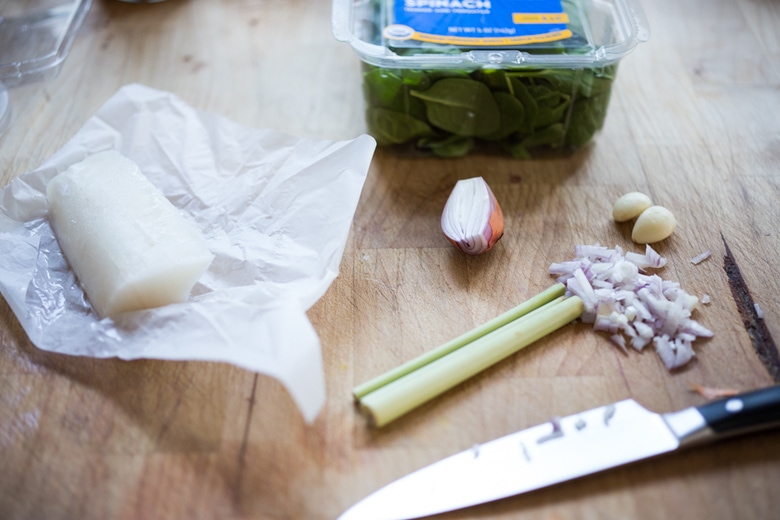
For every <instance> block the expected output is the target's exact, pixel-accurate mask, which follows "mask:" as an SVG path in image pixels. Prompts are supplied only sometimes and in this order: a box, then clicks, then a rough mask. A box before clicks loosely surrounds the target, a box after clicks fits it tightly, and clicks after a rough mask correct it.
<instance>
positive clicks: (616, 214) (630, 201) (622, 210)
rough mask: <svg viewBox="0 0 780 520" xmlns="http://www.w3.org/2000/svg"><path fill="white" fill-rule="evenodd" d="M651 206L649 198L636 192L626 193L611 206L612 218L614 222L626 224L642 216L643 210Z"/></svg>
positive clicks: (651, 202)
mask: <svg viewBox="0 0 780 520" xmlns="http://www.w3.org/2000/svg"><path fill="white" fill-rule="evenodd" d="M652 205H653V201H652V200H650V197H648V196H647V195H645V194H644V193H640V192H638V191H632V192H630V193H626V194H625V195H623V196H622V197H620V198H619V199H618V200H616V201H615V204H614V205H613V206H612V218H613V219H614V220H615V222H627V221H629V220H631V219H632V218H636V217H638V216H639V215H641V214H642V212H643V211H644V210H646V209H647V208H649V207H650V206H652Z"/></svg>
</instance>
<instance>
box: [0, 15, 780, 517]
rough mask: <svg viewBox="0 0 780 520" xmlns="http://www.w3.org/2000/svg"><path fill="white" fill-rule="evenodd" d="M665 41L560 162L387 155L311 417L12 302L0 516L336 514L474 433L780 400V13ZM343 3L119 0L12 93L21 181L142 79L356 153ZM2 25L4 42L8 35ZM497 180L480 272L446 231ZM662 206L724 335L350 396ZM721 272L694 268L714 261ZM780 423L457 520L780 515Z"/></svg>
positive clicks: (357, 237)
mask: <svg viewBox="0 0 780 520" xmlns="http://www.w3.org/2000/svg"><path fill="white" fill-rule="evenodd" d="M644 4H645V5H644V7H645V10H646V12H647V15H648V18H649V22H650V26H651V28H652V36H651V40H650V42H649V43H647V44H644V45H642V46H640V47H639V48H638V49H637V50H636V51H635V52H634V53H633V54H631V55H630V56H628V57H627V58H626V59H625V60H624V61H623V63H622V64H621V66H620V71H619V74H618V79H617V82H616V84H615V89H614V93H613V97H612V101H611V106H610V110H609V114H608V118H607V122H606V125H605V127H604V130H603V131H602V133H601V134H600V135H599V136H598V137H597V139H596V140H595V141H594V143H593V145H592V146H589V147H587V148H586V149H584V150H582V151H580V152H578V153H576V154H574V155H573V156H570V157H566V158H562V159H545V160H530V161H517V160H512V159H507V158H504V157H498V156H494V155H485V154H476V155H474V156H470V157H467V158H464V159H458V160H441V159H433V158H420V157H412V156H409V155H406V154H402V153H398V152H397V151H393V150H385V149H380V150H378V151H377V153H376V155H375V158H374V161H373V163H372V166H371V170H370V173H369V177H368V180H367V182H366V185H365V189H364V192H363V196H362V198H361V201H360V205H359V207H358V210H357V213H356V215H355V220H354V225H353V227H352V232H351V234H350V238H349V242H348V245H347V248H346V251H345V253H344V258H343V261H342V264H341V273H340V275H339V277H338V278H337V279H336V281H335V282H334V283H333V285H332V286H331V288H330V289H329V291H328V292H327V293H326V294H325V296H324V297H323V298H322V299H321V300H320V301H319V302H318V303H317V304H316V305H315V306H314V307H313V308H312V309H311V310H310V311H309V318H310V320H311V322H312V323H313V325H314V327H315V329H316V331H317V332H318V334H319V336H320V339H321V342H322V355H323V359H324V366H325V375H326V383H327V402H326V405H325V407H324V409H323V410H322V412H321V413H320V415H319V416H318V418H317V419H316V421H315V422H314V423H313V424H311V425H307V424H306V423H305V422H304V421H303V420H302V418H301V416H300V414H299V413H298V411H297V409H296V407H295V405H294V403H293V402H292V400H291V398H290V397H289V395H288V394H287V393H286V391H285V390H284V388H283V387H282V386H281V385H280V384H279V383H278V382H277V381H276V380H274V379H271V378H269V377H266V376H263V375H258V374H254V373H249V372H246V371H244V370H241V369H238V368H235V367H232V366H226V365H222V364H213V363H176V362H158V361H135V362H124V361H119V360H94V359H88V358H75V357H68V356H62V355H57V354H52V353H47V352H43V351H40V350H38V349H36V348H35V347H34V346H33V345H32V344H31V343H30V341H29V340H28V339H27V337H26V335H25V332H24V331H23V330H22V328H21V326H20V325H19V323H18V321H17V319H16V318H15V316H14V315H13V313H12V312H11V310H10V308H9V307H8V305H7V304H6V302H5V301H4V300H0V461H2V471H0V517H3V518H9V519H39V518H47V519H75V518H78V519H108V518H115V519H182V518H187V519H199V518H202V519H213V518H220V519H227V518H237V519H238V518H240V519H333V518H336V517H337V516H338V514H339V513H340V512H342V511H343V510H345V509H346V508H347V507H348V506H350V505H351V504H352V503H354V502H356V501H357V500H359V499H360V498H362V497H363V496H365V495H367V494H368V493H370V492H371V491H373V490H375V489H376V488H378V487H380V486H382V485H384V484H386V483H388V482H390V481H391V480H394V479H396V478H398V477H400V476H402V475H404V474H406V473H408V472H410V471H412V470H414V469H417V468H419V467H421V466H423V465H426V464H428V463H430V462H433V461H435V460H437V459H439V458H441V457H444V456H447V455H449V454H451V453H454V452H456V451H459V450H462V449H466V448H468V447H470V446H472V445H474V444H475V443H479V442H484V441H487V440H490V439H492V438H494V437H498V436H500V435H504V434H507V433H510V432H513V431H515V430H517V429H521V428H524V427H528V426H532V425H534V424H537V423H541V422H545V421H547V420H548V419H550V418H551V417H553V416H557V415H565V414H570V413H574V412H577V411H580V410H583V409H587V408H591V407H595V406H599V405H603V404H606V403H608V402H612V401H615V400H619V399H623V398H627V397H633V398H635V399H637V400H638V401H640V402H641V403H642V404H644V405H646V406H647V407H649V408H651V409H654V410H656V411H659V412H666V411H672V410H676V409H680V408H683V407H686V406H691V405H698V404H702V403H703V402H704V399H703V398H702V397H701V396H700V395H698V394H696V393H694V392H692V391H691V389H690V384H692V383H694V384H700V385H705V386H712V387H725V388H734V389H738V390H750V389H754V388H759V387H763V386H767V385H770V384H773V383H776V382H780V375H779V373H780V372H779V371H780V363H779V362H778V358H777V348H776V344H775V340H774V339H773V338H778V337H780V300H779V299H778V296H777V295H778V294H780V284H779V283H778V276H777V275H778V268H777V257H778V252H780V235H778V229H780V209H778V200H780V123H778V117H777V116H778V114H780V39H778V34H780V31H778V28H780V4H778V3H776V2H772V1H771V0H764V1H755V0H737V1H704V0H696V1H689V2H675V1H672V0H655V1H653V2H650V1H646V2H644ZM329 20H330V2H328V1H326V0H317V1H312V0H309V1H303V0H300V1H295V0H293V1H288V2H260V1H251V0H242V1H236V2H230V3H225V2H220V1H218V0H199V1H198V2H194V1H184V0H169V1H167V2H163V3H160V4H154V5H128V4H123V3H120V2H116V1H113V0H103V1H95V2H94V5H93V6H92V9H91V11H90V13H89V15H88V17H87V19H86V22H85V24H84V26H83V27H82V30H81V31H80V32H79V35H78V38H77V40H76V42H75V44H74V46H73V48H72V51H71V53H70V56H69V57H68V59H67V61H66V63H65V64H64V66H63V69H62V71H61V74H60V75H59V77H57V78H55V79H52V80H49V81H46V82H44V83H35V84H31V85H26V86H22V87H17V88H13V89H11V90H10V100H11V104H12V107H13V119H12V122H11V126H10V128H9V130H8V131H7V132H6V134H5V135H3V136H0V185H3V186H4V185H5V184H7V183H8V182H9V181H10V180H11V179H12V178H14V177H16V176H17V175H21V174H22V173H25V172H27V171H29V170H31V169H33V168H34V167H36V166H37V165H38V164H40V163H41V162H42V161H43V160H45V159H46V158H48V157H49V156H50V155H51V154H52V153H54V152H55V151H56V150H58V149H59V148H60V147H61V146H62V145H63V144H64V143H65V142H66V141H67V140H68V139H69V138H70V136H72V135H73V134H74V133H75V132H76V131H77V130H78V129H79V127H80V126H81V125H82V124H83V123H84V122H85V121H86V119H87V118H89V117H90V116H91V115H92V114H93V113H94V112H95V111H96V110H97V109H98V108H99V107H100V106H101V105H102V104H103V103H104V102H105V100H106V99H108V98H109V97H110V96H111V95H112V94H113V93H114V92H115V91H116V90H117V89H118V88H119V87H121V86H122V85H124V84H127V83H131V82H139V83H144V84H147V85H149V86H152V87H155V88H159V89H163V90H168V91H171V92H175V93H176V94H177V95H179V96H181V97H182V98H183V99H184V100H185V101H187V102H188V103H190V104H191V105H193V106H195V107H197V108H199V109H202V110H206V111H210V112H214V113H219V114H221V115H224V116H226V117H229V118H231V119H233V120H236V121H238V122H240V123H243V124H247V125H250V126H253V127H259V128H262V127H270V128H274V129H277V130H280V131H284V132H287V133H290V134H293V135H298V136H302V137H314V138H329V139H346V138H352V137H354V136H356V135H358V134H360V133H362V132H364V131H365V126H364V123H363V114H362V100H361V96H362V94H361V89H360V64H359V61H358V59H357V57H356V56H355V55H354V54H353V52H352V51H351V49H350V48H349V47H348V46H347V45H344V44H342V43H339V42H337V41H335V40H334V39H333V37H332V35H331V33H330V21H329ZM0 30H1V28H0ZM477 175H480V176H483V177H484V178H485V179H486V180H487V182H488V183H489V185H490V186H491V188H492V189H493V191H494V192H495V194H496V196H497V197H498V199H499V201H500V203H501V205H502V208H503V211H504V215H505V217H506V234H505V236H504V238H503V239H502V240H501V242H499V244H498V245H497V246H496V248H495V249H494V250H493V251H491V252H489V253H488V254H485V255H481V256H478V257H466V256H465V255H463V254H461V253H460V252H458V251H457V250H455V249H454V248H453V247H452V246H450V245H449V244H448V243H447V242H446V240H445V239H444V237H443V235H442V234H441V231H440V228H439V217H440V214H441V209H442V207H443V205H444V202H445V201H446V198H447V196H448V194H449V192H450V190H451V189H452V186H453V185H454V183H455V182H456V181H457V180H458V179H464V178H468V177H473V176H477ZM632 190H639V191H643V192H645V193H648V194H649V195H651V197H652V198H653V199H654V200H655V201H656V202H657V203H659V204H662V205H664V206H666V207H668V208H670V209H671V210H672V211H673V212H674V213H675V215H676V216H677V219H678V221H679V226H678V229H677V231H676V232H675V234H674V235H673V236H672V237H671V238H670V239H668V240H666V241H664V242H663V243H661V244H659V245H658V250H659V252H660V253H661V254H662V255H664V256H665V257H667V258H668V260H669V265H668V266H667V267H665V268H664V269H663V271H662V273H661V274H662V275H663V276H664V278H666V279H670V280H675V281H678V282H680V283H681V284H682V285H683V287H684V288H685V289H686V290H687V291H688V292H690V293H692V294H696V295H704V294H707V295H709V296H710V298H711V303H709V304H708V305H704V306H702V308H701V309H700V311H698V313H697V318H698V319H699V320H700V321H701V323H703V324H704V325H705V326H707V327H709V328H711V329H712V330H713V331H714V332H715V336H714V338H712V339H711V340H706V341H701V342H699V343H697V347H696V350H697V356H696V358H695V360H694V361H693V362H691V363H690V364H689V365H688V366H687V367H686V368H684V369H682V370H680V371H677V372H674V373H669V372H668V371H667V370H666V369H665V368H664V367H663V365H662V363H661V362H660V359H659V358H658V357H657V356H656V355H655V354H654V353H653V351H652V350H646V351H644V352H642V353H641V354H640V353H629V354H627V355H626V354H623V353H622V352H620V351H619V350H618V349H616V348H615V347H614V346H613V345H611V344H610V343H609V341H608V339H607V338H606V337H604V336H603V335H600V334H597V333H594V332H593V331H591V330H590V328H589V326H587V325H584V324H572V325H569V326H567V327H565V328H564V329H562V330H560V331H558V332H556V333H554V334H552V335H550V336H549V337H547V338H545V339H544V340H542V341H539V342H538V343H536V344H534V345H533V346H531V347H529V348H527V349H525V350H524V351H522V352H520V353H519V354H517V355H514V356H512V357H510V358H509V359H506V360H505V361H503V362H501V363H499V364H497V365H495V366H493V367H492V368H490V369H488V370H486V371H485V372H483V373H481V374H480V375H478V376H477V377H474V378H473V379H471V380H469V381H468V382H466V383H465V384H463V385H461V386H459V387H457V388H455V389H453V390H452V391H450V392H448V393H446V394H445V395H443V396H441V397H440V398H438V399H436V400H434V401H432V402H430V403H428V404H426V405H424V406H422V407H421V408H419V409H418V410H416V411H414V412H412V413H410V414H409V415H407V416H405V417H403V418H402V419H400V420H398V421H396V422H394V423H392V424H391V425H389V426H387V427H386V428H383V429H381V430H376V429H372V428H370V427H368V425H367V423H366V421H365V420H364V418H363V417H361V416H360V415H359V413H358V412H357V410H356V408H355V406H354V403H353V402H352V400H351V396H350V391H351V388H352V387H353V386H354V385H356V384H358V383H361V382H363V381H365V380H367V379H368V378H370V377H373V376H374V375H377V374H379V373H381V372H383V371H385V370H388V369H390V368H392V367H394V366H397V365H398V364H400V363H402V362H403V361H405V360H407V359H410V358H412V357H414V356H416V355H418V354H421V353H423V352H425V351H427V350H429V349H431V348H433V347H435V346H436V345H438V344H440V343H443V342H444V341H447V340H449V339H451V338H453V337H455V336H456V335H458V334H460V333H461V332H465V331H466V330H469V329H470V328H472V327H474V326H476V325H479V324H481V323H483V322H485V321H487V320H488V319H490V318H493V317H494V316H496V315H498V314H500V313H501V312H503V311H505V310H507V309H509V308H511V307H512V306H514V305H516V304H517V303H519V302H521V301H523V300H525V299H527V298H529V297H530V296H532V295H534V294H536V293H538V292H539V291H541V290H542V289H544V288H546V287H547V286H549V285H550V284H551V283H552V282H553V279H552V277H550V276H549V275H548V274H547V267H548V266H549V264H550V263H551V262H554V261H561V260H567V259H570V258H571V257H572V255H573V248H574V245H575V244H579V243H597V242H598V243H601V244H603V245H609V246H612V245H620V246H621V247H624V248H625V249H630V250H639V251H641V248H638V247H637V246H635V245H633V244H632V243H631V241H630V226H628V225H616V224H615V223H614V222H612V220H611V218H610V215H611V205H612V202H613V201H614V200H615V199H616V198H617V197H618V196H619V195H621V194H623V193H625V192H627V191H632ZM708 250H709V251H711V253H712V256H711V257H710V258H709V259H708V260H706V261H704V262H702V263H700V264H698V265H694V264H693V263H691V262H690V260H691V259H692V258H694V257H696V256H697V255H699V254H700V253H702V252H704V251H708ZM778 484H780V431H769V432H763V433H757V434H755V435H752V436H750V437H745V438H738V439H732V440H728V441H725V442H723V443H721V444H718V445H713V446H709V447H705V448H700V449H696V450H691V451H688V452H684V453H680V454H677V455H674V456H669V457H664V458H660V459H656V460H653V461H647V462H643V463H639V464H636V465H634V466H630V467H626V468H620V469H617V470H614V471H611V472H608V473H604V474H601V475H597V476H593V477H590V478H587V479H583V480H580V481H577V482H571V483H567V484H564V485H560V486H557V487H555V488H550V489H546V490H542V491H539V492H535V493H532V494H529V495H526V496H520V497H514V498H511V499H507V500H504V501H501V502H498V503H495V504H489V505H484V506H479V507H476V508H473V509H470V510H464V511H459V512H455V513H451V514H448V515H444V516H442V518H448V519H450V518H451V519H466V518H469V519H471V518H491V519H493V518H506V519H509V518H512V519H539V518H550V519H553V518H554V519H580V518H600V519H609V518H621V519H624V518H659V519H661V518H674V517H678V518H707V519H708V520H713V519H735V518H751V519H770V518H775V517H776V515H777V511H778V510H780V496H778V494H777V486H778Z"/></svg>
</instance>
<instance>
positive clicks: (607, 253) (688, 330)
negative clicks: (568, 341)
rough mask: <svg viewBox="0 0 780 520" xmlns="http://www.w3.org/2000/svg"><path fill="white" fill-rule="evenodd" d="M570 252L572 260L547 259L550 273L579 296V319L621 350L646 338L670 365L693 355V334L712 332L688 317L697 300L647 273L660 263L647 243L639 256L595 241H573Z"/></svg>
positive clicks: (640, 345)
mask: <svg viewBox="0 0 780 520" xmlns="http://www.w3.org/2000/svg"><path fill="white" fill-rule="evenodd" d="M574 252H575V255H576V257H577V258H576V259H575V260H572V261H570V262H562V263H553V264H551V265H550V274H552V275H555V276H558V281H560V282H562V283H564V284H565V285H566V289H567V293H568V294H570V295H576V296H579V297H580V298H582V301H583V302H584V304H585V310H584V312H583V314H582V321H584V322H585V323H593V329H594V330H598V331H604V332H606V333H608V334H610V338H611V340H612V341H613V342H614V343H615V344H616V345H618V346H619V347H620V348H621V349H622V350H623V351H624V352H627V350H628V349H627V348H626V346H627V345H630V346H631V347H633V348H634V349H636V350H642V349H643V348H644V347H646V346H647V345H648V344H650V343H651V342H652V343H653V344H654V346H655V350H656V352H657V353H658V355H659V356H660V357H661V360H662V361H663V362H664V365H666V368H667V369H669V370H672V369H674V368H677V367H680V366H682V365H684V364H685V363H687V362H688V361H690V359H691V358H692V357H693V356H694V351H693V345H692V344H693V341H694V340H695V339H696V338H697V337H706V338H709V337H712V332H711V331H710V330H709V329H707V328H706V327H704V326H702V325H701V324H699V323H698V322H697V321H696V320H694V319H692V318H691V314H692V312H693V310H694V309H695V308H696V306H697V304H698V302H699V299H698V298H697V297H696V296H692V295H690V294H688V293H686V292H685V291H684V290H682V288H680V284H678V283H677V282H670V281H666V280H663V279H662V278H661V277H660V276H658V275H657V274H650V273H649V272H648V271H649V270H651V269H659V268H661V267H663V266H664V265H666V259H665V258H663V257H661V256H660V255H659V254H658V253H657V252H656V251H655V250H653V248H652V247H650V246H649V245H648V246H646V249H645V254H643V255H642V254H639V253H632V252H628V253H625V254H623V250H622V249H621V248H620V247H615V248H614V249H608V248H606V247H603V246H599V245H578V246H576V247H575V248H574Z"/></svg>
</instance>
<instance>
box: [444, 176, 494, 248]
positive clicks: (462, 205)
mask: <svg viewBox="0 0 780 520" xmlns="http://www.w3.org/2000/svg"><path fill="white" fill-rule="evenodd" d="M441 229H442V231H443V232H444V235H445V236H446V237H447V239H448V240H449V241H450V242H452V244H453V245H455V247H457V248H458V249H460V250H461V251H463V252H464V253H466V254H469V255H478V254H481V253H484V252H486V251H489V250H490V249H491V248H492V247H493V246H494V245H495V244H496V242H498V240H499V239H500V238H501V237H502V236H503V234H504V215H503V213H502V212H501V207H500V206H499V204H498V201H497V200H496V197H495V195H493V192H492V191H491V190H490V186H488V184H487V182H485V179H483V178H482V177H473V178H471V179H464V180H460V181H458V182H457V183H455V187H454V188H453V189H452V193H450V197H449V198H448V199H447V203H446V204H445V205H444V211H442V214H441Z"/></svg>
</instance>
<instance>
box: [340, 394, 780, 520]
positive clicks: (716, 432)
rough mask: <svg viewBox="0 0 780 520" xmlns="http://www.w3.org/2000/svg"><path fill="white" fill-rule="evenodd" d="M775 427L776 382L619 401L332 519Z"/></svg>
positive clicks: (455, 500) (461, 501)
mask: <svg viewBox="0 0 780 520" xmlns="http://www.w3.org/2000/svg"><path fill="white" fill-rule="evenodd" d="M778 425H780V385H778V386H773V387H769V388H764V389H761V390H756V391H753V392H748V393H744V394H740V395H738V396H734V397H729V398H725V399H721V400H718V401H713V402H710V403H707V404H704V405H702V406H698V407H691V408H686V409H684V410H680V411H677V412H671V413H665V414H658V413H654V412H651V411H649V410H647V409H645V408H644V407H642V406H641V405H639V404H638V403H637V402H635V401H634V400H632V399H627V400H624V401H619V402H617V403H612V404H608V405H606V406H601V407H598V408H594V409H592V410H587V411H584V412H581V413H577V414H574V415H570V416H567V417H561V418H553V419H551V420H550V421H549V422H548V423H544V424H540V425H537V426H534V427H531V428H528V429H525V430H521V431H519V432H516V433H512V434H509V435H506V436H504V437H500V438H498V439H495V440H492V441H490V442H487V443H485V444H479V445H474V446H473V447H472V448H471V449H468V450H465V451H462V452H460V453H457V454H455V455H452V456H450V457H447V458H445V459H442V460H440V461H438V462H435V463H433V464H431V465H430V466H426V467H424V468H422V469H420V470H417V471H415V472H413V473H410V474H409V475H407V476H405V477H402V478H400V479H399V480H396V481H395V482H392V483H390V484H388V485H387V486H385V487H383V488H381V489H379V490H378V491H376V492H374V493H373V494H371V495H369V496H367V497H366V498H365V499H363V500H361V501H360V502H358V503H356V504H355V505H354V506H352V507H351V508H349V509H348V510H347V511H345V512H344V513H343V514H342V515H341V516H340V517H339V518H338V520H407V519H413V518H421V517H425V516H429V515H434V514H439V513H444V512H447V511H454V510H456V509H462V508H465V507H469V506H473V505H477V504H482V503H486V502H492V501H494V500H499V499H501V498H506V497H510V496H513V495H518V494H521V493H525V492H528V491H532V490H535V489H540V488H543V487H547V486H550V485H553V484H557V483H560V482H564V481H567V480H571V479H575V478H578V477H583V476H585V475H590V474H593V473H596V472H599V471H603V470H607V469H610V468H614V467H617V466H622V465H624V464H628V463H631V462H636V461H639V460H642V459H646V458H649V457H653V456H657V455H661V454H665V453H671V452H673V451H676V450H678V449H681V448H684V447H687V446H691V445H696V444H701V443H704V442H709V441H715V440H718V439H721V438H723V437H726V436H730V435H736V434H742V433H747V432H749V431H753V430H758V429H765V428H770V427H773V426H778Z"/></svg>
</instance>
